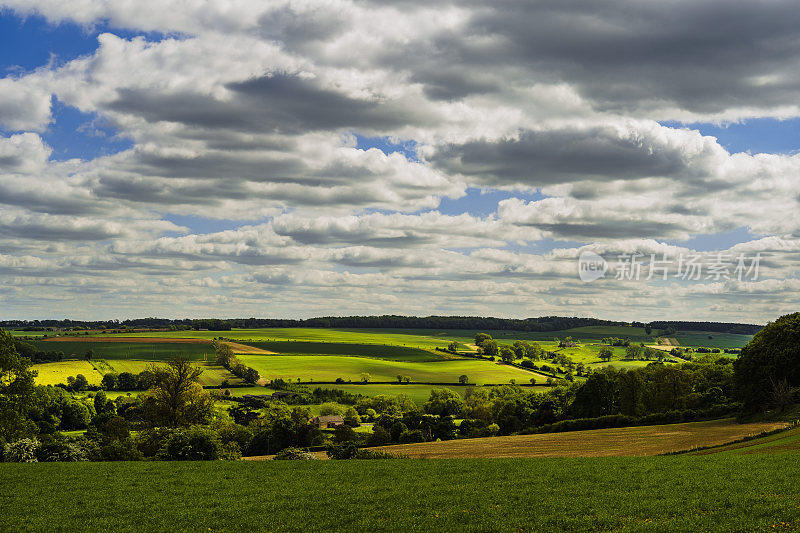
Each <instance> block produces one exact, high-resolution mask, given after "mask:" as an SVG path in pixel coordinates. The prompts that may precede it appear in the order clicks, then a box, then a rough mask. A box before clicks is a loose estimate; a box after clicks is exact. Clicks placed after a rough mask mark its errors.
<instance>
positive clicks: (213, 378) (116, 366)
mask: <svg viewBox="0 0 800 533" xmlns="http://www.w3.org/2000/svg"><path fill="white" fill-rule="evenodd" d="M93 363H94V365H95V368H97V369H98V370H99V371H100V372H101V373H103V374H105V373H108V372H114V373H116V374H120V373H122V372H130V373H131V374H138V373H139V372H141V371H143V370H145V369H147V367H149V366H150V365H152V364H153V362H151V361H134V360H129V359H116V360H114V359H111V360H102V361H93ZM156 364H157V363H156ZM196 364H197V365H199V366H200V367H201V368H202V369H203V373H202V374H200V384H201V385H203V386H217V385H219V384H220V383H222V381H223V380H226V379H227V380H228V382H230V383H231V384H237V383H242V380H241V379H240V378H237V377H236V376H234V375H233V374H231V373H230V372H229V371H228V370H226V369H225V368H223V367H221V366H218V365H214V364H212V363H204V362H199V363H196Z"/></svg>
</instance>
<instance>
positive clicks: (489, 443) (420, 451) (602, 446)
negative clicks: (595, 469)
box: [373, 418, 788, 459]
mask: <svg viewBox="0 0 800 533" xmlns="http://www.w3.org/2000/svg"><path fill="white" fill-rule="evenodd" d="M787 425H788V424H786V423H785V422H753V423H748V424H737V423H736V421H735V420H734V419H732V418H730V419H723V420H712V421H708V422H689V423H684V424H666V425H661V426H639V427H628V428H611V429H594V430H587V431H570V432H564V433H544V434H538V435H513V436H509V437H486V438H480V439H458V440H449V441H441V442H422V443H418V444H397V445H393V446H381V447H379V448H373V449H375V450H380V451H384V452H389V453H394V454H402V455H405V456H408V457H411V458H420V459H455V458H464V459H466V458H471V457H476V458H489V457H491V458H496V457H610V456H646V455H660V454H664V453H669V452H678V451H684V450H690V449H693V448H700V447H704V446H717V445H720V444H725V443H728V442H732V441H735V440H738V439H741V438H743V437H747V436H750V435H757V434H759V433H762V432H765V431H772V430H775V429H780V428H782V427H786V426H787Z"/></svg>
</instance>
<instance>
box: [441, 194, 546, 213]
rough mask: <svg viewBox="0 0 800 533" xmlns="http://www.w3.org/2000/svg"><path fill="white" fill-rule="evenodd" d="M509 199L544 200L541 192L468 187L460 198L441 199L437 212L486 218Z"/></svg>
mask: <svg viewBox="0 0 800 533" xmlns="http://www.w3.org/2000/svg"><path fill="white" fill-rule="evenodd" d="M509 198H519V199H520V200H524V201H526V202H536V201H539V200H543V199H544V198H546V196H545V195H543V194H542V193H541V192H539V191H536V192H523V191H506V190H500V189H478V188H475V187H470V188H468V189H467V191H466V194H465V195H464V196H462V197H461V198H442V201H441V203H440V204H439V207H438V211H439V212H440V213H442V214H444V215H461V214H463V213H468V214H470V215H472V216H474V217H482V218H483V217H487V216H489V215H492V214H494V213H496V212H497V205H498V204H499V203H500V202H501V201H503V200H508V199H509Z"/></svg>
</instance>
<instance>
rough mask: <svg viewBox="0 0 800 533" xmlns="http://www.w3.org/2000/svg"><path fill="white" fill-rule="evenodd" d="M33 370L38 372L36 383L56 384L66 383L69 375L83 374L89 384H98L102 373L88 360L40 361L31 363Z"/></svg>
mask: <svg viewBox="0 0 800 533" xmlns="http://www.w3.org/2000/svg"><path fill="white" fill-rule="evenodd" d="M31 368H32V369H33V370H36V371H37V372H38V375H37V376H36V384H37V385H57V384H59V383H64V384H66V383H67V378H68V377H69V376H77V375H78V374H83V375H84V376H86V379H87V380H88V381H89V384H90V385H99V384H100V380H101V379H103V375H102V374H101V373H100V372H98V371H97V370H95V368H94V367H93V366H92V364H91V363H89V362H88V361H59V362H58V363H41V364H38V365H33V366H32V367H31Z"/></svg>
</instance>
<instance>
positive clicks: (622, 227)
mask: <svg viewBox="0 0 800 533" xmlns="http://www.w3.org/2000/svg"><path fill="white" fill-rule="evenodd" d="M520 225H523V226H524V225H527V224H525V223H520ZM529 225H531V226H534V227H536V228H538V229H541V230H543V231H548V232H552V233H553V234H554V235H558V236H559V237H562V238H567V239H578V238H580V239H589V240H591V239H630V238H645V239H646V238H653V237H662V236H664V235H674V234H682V233H684V232H686V228H685V226H684V225H682V224H678V223H674V224H673V223H666V222H656V221H653V220H632V221H626V220H613V219H611V220H599V221H597V222H596V223H588V222H587V223H570V222H563V223H555V224H550V223H541V222H536V223H531V224H529Z"/></svg>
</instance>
